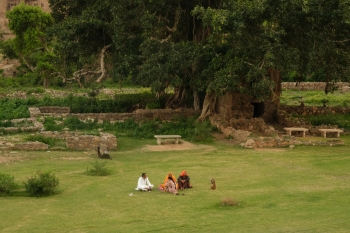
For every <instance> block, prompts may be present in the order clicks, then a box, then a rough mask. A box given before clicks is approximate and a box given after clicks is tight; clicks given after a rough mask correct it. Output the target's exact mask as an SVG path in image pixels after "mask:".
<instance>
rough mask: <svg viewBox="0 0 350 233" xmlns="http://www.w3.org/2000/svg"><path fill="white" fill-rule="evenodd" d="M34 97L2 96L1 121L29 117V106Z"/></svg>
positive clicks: (0, 102)
mask: <svg viewBox="0 0 350 233" xmlns="http://www.w3.org/2000/svg"><path fill="white" fill-rule="evenodd" d="M31 101H32V99H31V98H30V99H8V98H0V121H4V120H12V119H18V118H29V117H30V114H29V110H28V106H29V105H31Z"/></svg>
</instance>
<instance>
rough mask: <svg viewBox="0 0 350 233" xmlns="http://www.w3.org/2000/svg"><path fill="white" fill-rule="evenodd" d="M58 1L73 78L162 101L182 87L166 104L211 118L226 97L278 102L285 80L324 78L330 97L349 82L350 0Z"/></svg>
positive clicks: (60, 37) (59, 30)
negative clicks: (127, 87) (131, 87)
mask: <svg viewBox="0 0 350 233" xmlns="http://www.w3.org/2000/svg"><path fill="white" fill-rule="evenodd" d="M49 3H50V6H51V10H52V13H51V15H52V17H53V19H54V20H55V23H54V24H52V25H51V26H50V30H49V32H50V34H49V35H50V36H52V38H53V39H54V42H53V44H54V46H55V47H54V48H55V50H54V51H55V54H56V56H57V59H58V60H57V66H60V68H59V69H58V70H60V72H61V75H62V77H65V79H66V80H71V81H72V80H75V81H78V82H79V83H81V82H88V81H96V82H102V81H103V80H104V79H105V78H107V77H110V78H112V79H113V80H114V81H115V82H119V81H120V80H124V79H128V80H129V81H130V82H132V83H135V84H138V85H142V86H150V87H152V90H153V91H154V92H155V93H157V95H158V96H159V97H160V96H162V95H163V94H164V92H165V90H166V89H167V88H169V87H173V88H174V90H175V93H174V95H173V96H172V97H171V98H170V99H169V100H168V103H167V106H168V107H177V106H188V107H194V108H195V109H203V111H202V116H201V117H203V118H204V117H206V116H207V115H208V114H210V111H211V110H212V107H213V103H215V99H216V96H218V95H220V94H223V93H226V92H230V91H236V92H242V93H247V94H250V95H252V96H254V97H255V98H257V99H259V100H263V99H266V98H271V96H272V97H276V98H278V96H279V94H280V92H281V89H280V83H281V81H282V80H288V81H297V82H299V81H305V80H307V81H309V80H310V81H312V80H315V81H324V82H326V83H327V84H328V85H327V87H326V90H325V91H326V93H327V92H329V91H332V90H333V85H332V84H334V83H335V82H337V81H340V80H342V81H346V80H348V79H349V77H350V76H349V65H350V54H349V53H350V48H349V46H350V40H349V35H350V0H334V1H321V0H306V1H305V0H291V1H284V0H195V1H187V0H167V1H164V0H147V1H144V0H119V1H118V2H117V3H116V2H113V1H109V0H69V1H68V0H49ZM12 14H14V13H9V16H11V15H12ZM10 21H11V18H10ZM45 22H47V23H48V22H50V24H51V21H49V20H47V21H45ZM43 23H44V22H43ZM12 25H13V26H12V28H13V30H17V29H16V27H15V23H12ZM18 27H19V26H18ZM21 30H24V29H21ZM16 35H17V33H16ZM18 35H19V36H21V33H20V32H18ZM19 38H21V37H19ZM23 38H24V37H23ZM36 38H40V36H38V37H36ZM34 41H38V40H37V39H36V40H34ZM34 47H35V46H34ZM22 51H25V50H22ZM189 103H191V104H190V105H191V106H189Z"/></svg>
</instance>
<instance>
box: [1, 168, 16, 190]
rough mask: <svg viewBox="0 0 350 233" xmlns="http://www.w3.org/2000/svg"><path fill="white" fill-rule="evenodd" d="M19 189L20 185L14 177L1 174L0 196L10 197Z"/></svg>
mask: <svg viewBox="0 0 350 233" xmlns="http://www.w3.org/2000/svg"><path fill="white" fill-rule="evenodd" d="M17 188H18V184H17V183H16V182H15V178H14V177H13V176H11V175H8V174H1V173H0V195H10V194H12V192H13V190H15V189H17Z"/></svg>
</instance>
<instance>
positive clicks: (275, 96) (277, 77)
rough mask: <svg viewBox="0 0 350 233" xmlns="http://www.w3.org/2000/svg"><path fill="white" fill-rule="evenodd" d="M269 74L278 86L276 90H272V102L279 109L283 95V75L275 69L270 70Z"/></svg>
mask: <svg viewBox="0 0 350 233" xmlns="http://www.w3.org/2000/svg"><path fill="white" fill-rule="evenodd" d="M268 74H269V76H270V78H271V80H272V81H274V82H275V84H276V86H275V88H274V89H273V90H272V96H271V101H272V102H273V103H275V105H276V106H277V107H278V106H279V105H280V97H281V93H282V80H281V74H280V72H279V71H278V70H275V69H273V68H269V69H268Z"/></svg>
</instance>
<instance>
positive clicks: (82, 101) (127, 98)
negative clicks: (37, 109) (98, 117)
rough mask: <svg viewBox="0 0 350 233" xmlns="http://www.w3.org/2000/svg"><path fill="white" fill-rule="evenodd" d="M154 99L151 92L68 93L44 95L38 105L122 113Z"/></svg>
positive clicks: (94, 111) (91, 111)
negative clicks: (105, 95) (100, 96)
mask: <svg viewBox="0 0 350 233" xmlns="http://www.w3.org/2000/svg"><path fill="white" fill-rule="evenodd" d="M153 99H154V95H153V94H150V93H138V94H118V95H116V96H115V97H114V98H112V99H98V98H94V97H84V96H74V95H73V94H70V95H68V96H67V97H64V98H51V97H48V96H46V97H44V98H42V99H41V100H40V102H39V103H37V106H60V107H70V110H71V112H72V113H108V112H113V113H122V112H131V111H133V109H134V107H133V106H135V105H138V106H139V107H145V106H146V105H147V103H148V102H151V101H152V100H153Z"/></svg>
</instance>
